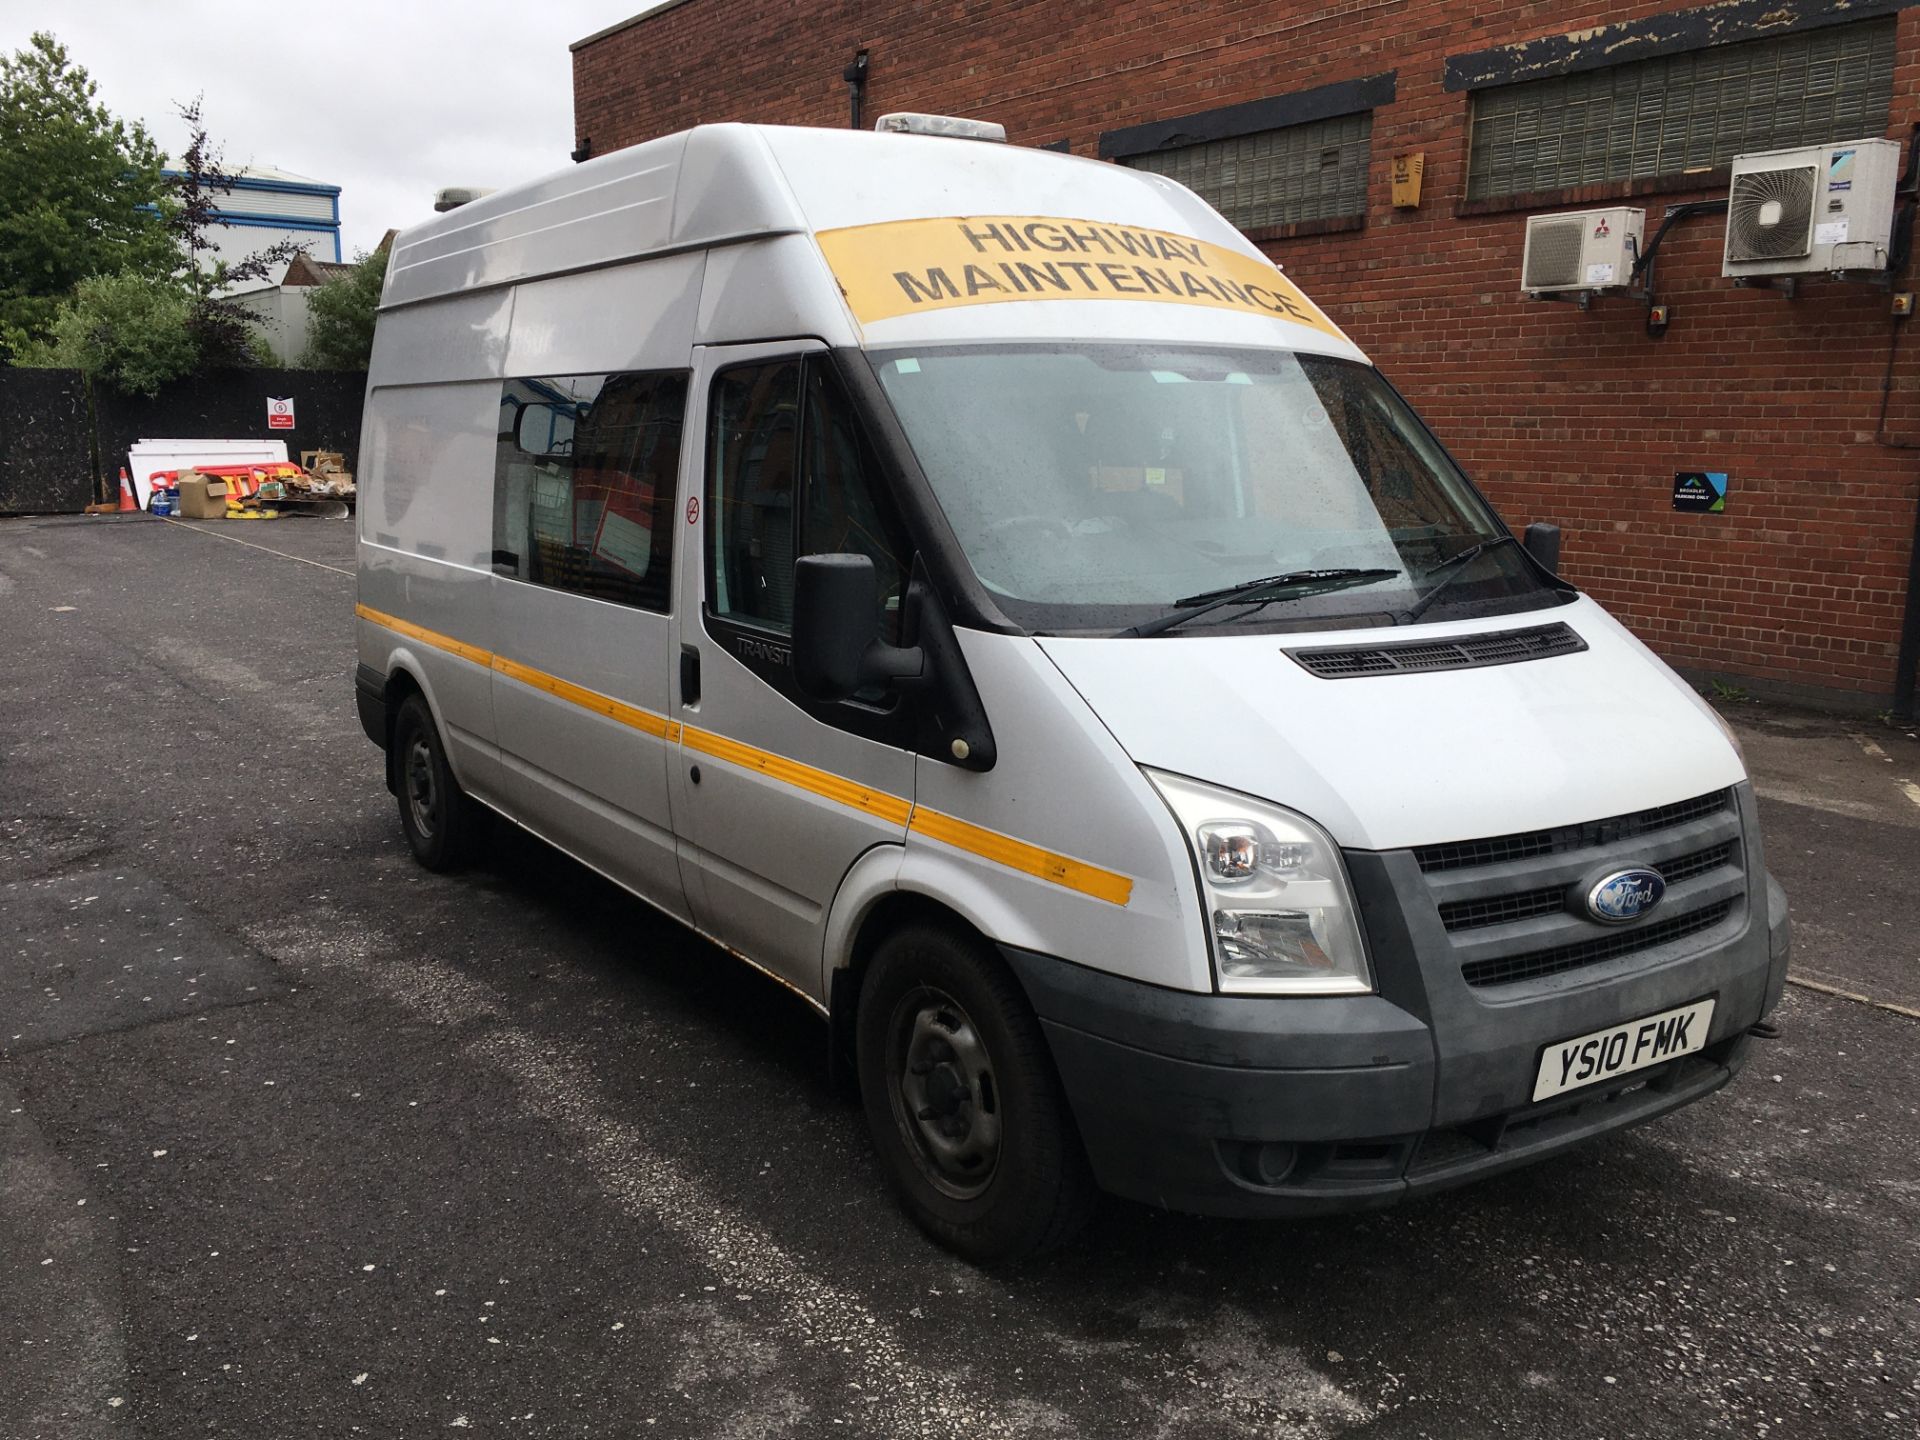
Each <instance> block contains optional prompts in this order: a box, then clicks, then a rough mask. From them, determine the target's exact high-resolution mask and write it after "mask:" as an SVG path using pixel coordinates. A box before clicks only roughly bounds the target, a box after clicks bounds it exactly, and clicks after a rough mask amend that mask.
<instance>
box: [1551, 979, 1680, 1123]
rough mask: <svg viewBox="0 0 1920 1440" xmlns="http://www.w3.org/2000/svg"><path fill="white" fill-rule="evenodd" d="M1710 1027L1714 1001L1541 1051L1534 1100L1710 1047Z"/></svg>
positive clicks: (1593, 1083)
mask: <svg viewBox="0 0 1920 1440" xmlns="http://www.w3.org/2000/svg"><path fill="white" fill-rule="evenodd" d="M1712 1024H1713V1001H1711V1000H1696V1001H1695V1002H1694V1003H1693V1004H1691V1005H1682V1006H1681V1007H1680V1008H1679V1009H1677V1010H1662V1011H1661V1012H1660V1013H1659V1014H1658V1015H1649V1016H1647V1017H1646V1018H1645V1019H1643V1020H1629V1021H1628V1022H1627V1023H1626V1024H1625V1025H1614V1026H1610V1027H1609V1028H1607V1029H1605V1030H1595V1031H1594V1032H1593V1033H1592V1034H1591V1035H1576V1036H1575V1037H1574V1038H1573V1039H1571V1040H1558V1041H1555V1042H1554V1043H1553V1044H1551V1045H1549V1046H1547V1048H1546V1049H1545V1050H1544V1051H1542V1052H1541V1055H1540V1073H1539V1074H1538V1075H1537V1076H1535V1077H1534V1081H1533V1098H1534V1099H1535V1100H1536V1101H1537V1100H1551V1099H1552V1098H1553V1097H1554V1096H1555V1095H1564V1094H1565V1093H1566V1092H1567V1091H1569V1090H1579V1089H1581V1088H1583V1087H1585V1086H1588V1085H1597V1084H1599V1083H1600V1082H1601V1081H1602V1080H1611V1079H1613V1078H1614V1077H1615V1076H1616V1075H1628V1074H1631V1073H1632V1072H1633V1071H1635V1070H1644V1069H1646V1068H1647V1066H1649V1065H1658V1064H1659V1063H1660V1062H1661V1061H1663V1060H1671V1059H1673V1057H1674V1056H1676V1055H1687V1054H1691V1053H1692V1052H1693V1051H1695V1050H1699V1049H1701V1048H1702V1047H1704V1046H1705V1045H1706V1043H1707V1028H1708V1027H1709V1026H1710V1025H1712Z"/></svg>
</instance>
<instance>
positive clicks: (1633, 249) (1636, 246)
mask: <svg viewBox="0 0 1920 1440" xmlns="http://www.w3.org/2000/svg"><path fill="white" fill-rule="evenodd" d="M1646 226H1647V212H1646V211H1644V210H1621V209H1616V210H1583V211H1580V212H1578V213H1576V214H1572V215H1529V216H1528V217H1527V249H1526V254H1525V255H1524V257H1523V258H1522V259H1521V261H1520V290H1521V293H1522V294H1525V295H1554V294H1559V293H1562V292H1565V291H1571V290H1611V289H1617V288H1619V287H1621V286H1625V285H1628V284H1630V283H1632V280H1633V267H1634V262H1635V261H1637V260H1638V259H1639V258H1640V243H1641V237H1642V235H1643V233H1644V232H1645V230H1646Z"/></svg>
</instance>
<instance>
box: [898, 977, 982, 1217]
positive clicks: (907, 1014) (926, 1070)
mask: <svg viewBox="0 0 1920 1440" xmlns="http://www.w3.org/2000/svg"><path fill="white" fill-rule="evenodd" d="M887 1089H888V1096H889V1098H890V1100H891V1101H892V1104H893V1118H894V1122H895V1124H896V1125H897V1126H898V1127H899V1130H900V1134H901V1138H902V1139H903V1140H905V1141H906V1145H907V1151H908V1153H909V1154H911V1155H912V1156H913V1158H914V1161H915V1163H916V1164H917V1165H918V1167H919V1169H920V1172H921V1174H922V1175H924V1176H925V1177H926V1179H927V1181H928V1183H929V1184H931V1185H932V1186H933V1187H934V1188H935V1189H936V1190H938V1191H939V1192H940V1193H941V1194H943V1195H946V1196H948V1197H950V1198H952V1199H955V1200H971V1199H974V1198H976V1197H977V1196H979V1195H980V1194H981V1193H982V1192H984V1191H985V1190H986V1188H987V1186H988V1185H990V1184H992V1183H993V1175H994V1171H995V1169H996V1168H997V1167H998V1166H999V1163H1000V1144H1001V1123H1000V1089H999V1085H998V1084H997V1082H996V1079H995V1075H994V1066H993V1057H992V1056H991V1054H989V1053H988V1050H987V1044H986V1040H985V1038H984V1037H983V1036H982V1035H981V1033H980V1029H979V1027H978V1026H977V1025H975V1024H974V1023H973V1019H972V1017H971V1016H969V1015H968V1014H967V1012H966V1010H965V1009H964V1008H962V1006H961V1005H960V1003H959V1002H958V1001H956V1000H955V999H954V998H953V997H952V996H951V995H949V994H947V993H946V992H945V991H943V990H939V989H936V988H935V987H933V986H930V985H918V986H915V987H914V988H913V989H912V990H909V991H908V992H907V993H906V994H905V995H903V996H901V997H900V1000H899V1002H898V1003H897V1004H896V1005H895V1006H894V1007H893V1014H892V1016H891V1017H890V1019H889V1021H888V1025H887Z"/></svg>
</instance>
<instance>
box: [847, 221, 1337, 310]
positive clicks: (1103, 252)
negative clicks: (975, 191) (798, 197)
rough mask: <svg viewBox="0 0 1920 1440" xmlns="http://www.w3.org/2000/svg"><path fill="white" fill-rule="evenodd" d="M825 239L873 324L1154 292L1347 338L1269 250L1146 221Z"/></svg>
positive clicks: (1174, 301)
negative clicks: (1263, 256) (1010, 304)
mask: <svg viewBox="0 0 1920 1440" xmlns="http://www.w3.org/2000/svg"><path fill="white" fill-rule="evenodd" d="M815 239H817V240H818V241H819V242H820V249H821V250H822V251H823V252H824V253H825V254H826V257H827V264H828V265H829V266H831V267H832V269H833V274H834V278H835V279H837V280H838V281H839V282H840V289H841V291H842V292H843V293H844V294H845V295H846V297H847V304H848V306H849V307H850V308H851V309H852V310H853V313H854V317H855V318H856V319H858V320H859V321H860V323H861V324H863V325H865V324H871V323H872V322H874V321H876V320H891V319H893V318H894V317H895V316H897V315H914V314H919V313H920V312H922V311H927V310H943V309H947V308H949V307H952V306H956V305H989V304H996V303H1000V302H1005V301H1022V300H1109V301H1112V300H1134V301H1138V300H1145V301H1154V302H1158V303H1160V304H1171V305H1205V306H1209V307H1211V308H1213V309H1216V310H1237V311H1240V312H1242V313H1245V314H1252V315H1265V316H1269V317H1271V318H1274V319H1279V320H1286V321H1289V322H1291V323H1293V324H1296V325H1307V326H1311V327H1312V328H1313V329H1315V330H1319V331H1322V332H1324V333H1326V334H1328V335H1333V336H1336V337H1338V338H1340V339H1345V338H1346V337H1345V336H1344V335H1342V334H1341V333H1340V329H1339V327H1338V326H1336V325H1335V324H1334V323H1333V322H1332V321H1331V320H1329V319H1328V318H1327V317H1326V316H1325V315H1324V314H1322V313H1321V311H1320V308H1319V306H1317V305H1315V304H1314V303H1313V302H1312V301H1311V300H1309V299H1307V297H1306V296H1305V295H1303V294H1301V293H1300V289H1299V287H1298V286H1296V285H1295V284H1294V283H1293V282H1292V281H1291V280H1289V279H1287V277H1286V276H1284V275H1282V274H1281V273H1280V272H1279V271H1278V270H1277V269H1275V268H1274V267H1273V266H1272V265H1270V264H1268V263H1267V262H1265V261H1263V260H1256V259H1255V258H1254V257H1252V256H1251V255H1243V254H1241V253H1240V252H1239V251H1237V250H1229V249H1227V248H1226V247H1225V246H1223V245H1214V244H1211V243H1210V242H1208V241H1205V240H1196V239H1194V238H1192V237H1191V236H1187V235H1174V234H1170V233H1169V232H1167V231H1164V230H1148V229H1144V228H1142V227H1140V226H1138V225H1110V224H1105V223H1101V222H1097V221H1091V220H1063V219H1059V218H1055V217H1048V216H1043V215H966V216H949V217H946V218H943V219H937V220H890V221H885V222H882V223H880V224H877V225H854V226H849V227H848V228H846V229H843V230H822V231H821V232H820V233H819V234H818V235H817V236H815Z"/></svg>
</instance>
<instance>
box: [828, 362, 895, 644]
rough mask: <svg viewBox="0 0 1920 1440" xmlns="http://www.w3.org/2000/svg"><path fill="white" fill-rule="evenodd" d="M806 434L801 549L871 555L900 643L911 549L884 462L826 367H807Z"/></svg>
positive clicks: (886, 621) (886, 616)
mask: <svg viewBox="0 0 1920 1440" xmlns="http://www.w3.org/2000/svg"><path fill="white" fill-rule="evenodd" d="M801 433H802V435H803V436H804V438H805V450H806V465H805V469H804V472H803V473H804V476H805V484H806V493H807V505H806V511H805V514H804V516H803V518H802V521H801V530H800V553H801V554H802V555H834V554H839V553H842V552H849V553H852V554H856V555H867V556H871V557H872V559H873V569H874V576H875V578H876V579H877V580H878V582H879V584H878V587H877V588H878V589H879V592H880V616H879V619H880V636H881V638H882V639H884V640H885V641H886V642H887V643H888V644H890V645H898V644H899V643H900V629H901V624H902V621H903V619H904V617H903V615H902V609H903V601H904V599H905V597H906V592H907V574H908V570H909V568H910V566H911V563H912V555H913V548H912V546H911V545H909V544H908V543H907V539H906V535H905V532H904V531H903V530H902V528H901V526H900V523H899V521H898V520H897V519H896V518H895V517H894V513H893V509H892V507H891V506H890V505H888V504H887V503H886V501H887V498H888V497H887V495H886V494H885V492H884V491H883V490H882V488H881V486H880V467H879V465H878V463H877V462H876V461H875V460H874V458H873V453H872V451H871V450H870V449H869V448H868V446H867V442H866V437H865V436H863V435H862V434H861V433H860V427H859V426H858V424H856V423H855V420H854V414H853V406H852V405H851V403H849V402H848V400H847V399H846V396H845V395H844V394H843V393H842V391H841V389H840V385H839V382H838V381H836V380H835V379H834V378H833V373H832V372H831V371H830V370H828V369H827V368H826V366H824V365H809V366H808V367H807V412H806V423H805V425H804V426H802V430H801Z"/></svg>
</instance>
